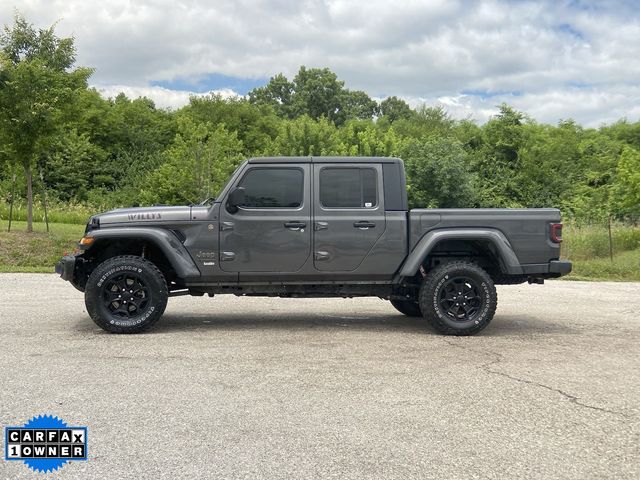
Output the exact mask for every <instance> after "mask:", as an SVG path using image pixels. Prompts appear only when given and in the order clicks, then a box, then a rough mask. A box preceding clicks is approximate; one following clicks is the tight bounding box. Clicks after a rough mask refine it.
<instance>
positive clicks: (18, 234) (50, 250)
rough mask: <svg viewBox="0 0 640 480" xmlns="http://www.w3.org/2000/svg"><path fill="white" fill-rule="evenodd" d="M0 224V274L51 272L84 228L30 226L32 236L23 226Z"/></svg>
mask: <svg viewBox="0 0 640 480" xmlns="http://www.w3.org/2000/svg"><path fill="white" fill-rule="evenodd" d="M7 226H8V222H7V221H4V220H0V272H53V267H54V265H55V263H56V262H57V261H58V260H59V259H60V257H62V255H63V254H64V253H65V252H71V251H72V250H73V249H74V248H75V246H76V244H77V242H78V240H80V238H81V237H82V234H83V233H84V225H73V224H65V223H50V224H49V227H50V232H49V233H47V231H46V228H45V225H44V223H34V224H33V228H34V233H32V234H28V233H26V229H27V223H26V222H13V223H12V224H11V232H7Z"/></svg>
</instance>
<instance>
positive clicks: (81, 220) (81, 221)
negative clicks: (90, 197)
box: [0, 199, 106, 231]
mask: <svg viewBox="0 0 640 480" xmlns="http://www.w3.org/2000/svg"><path fill="white" fill-rule="evenodd" d="M105 210H106V208H102V209H101V208H89V207H86V206H84V205H74V204H65V205H49V206H48V209H47V216H48V217H49V222H52V223H60V224H76V225H86V223H87V220H88V219H89V217H90V216H91V215H92V214H94V213H97V212H100V211H105ZM12 218H13V220H14V221H15V220H18V221H26V220H27V206H26V203H25V201H24V200H22V199H21V200H18V201H16V203H15V205H14V206H13V212H12ZM4 220H7V221H8V220H9V204H8V203H5V202H0V221H4ZM33 221H34V222H43V223H44V206H43V205H42V203H40V202H39V201H36V202H35V203H34V208H33ZM5 231H6V228H5Z"/></svg>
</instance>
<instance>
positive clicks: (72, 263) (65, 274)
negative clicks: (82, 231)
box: [56, 255, 76, 283]
mask: <svg viewBox="0 0 640 480" xmlns="http://www.w3.org/2000/svg"><path fill="white" fill-rule="evenodd" d="M75 270H76V257H75V256H73V255H65V256H64V257H62V258H61V259H60V261H59V262H58V263H56V273H57V274H58V275H60V278H62V279H63V280H66V281H67V282H71V283H73V274H74V272H75Z"/></svg>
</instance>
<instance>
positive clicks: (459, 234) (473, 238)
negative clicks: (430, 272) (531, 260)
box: [399, 228, 523, 277]
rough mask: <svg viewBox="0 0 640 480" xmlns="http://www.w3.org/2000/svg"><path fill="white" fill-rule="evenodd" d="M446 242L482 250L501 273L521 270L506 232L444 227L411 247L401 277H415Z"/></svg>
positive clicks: (517, 272) (509, 273)
mask: <svg viewBox="0 0 640 480" xmlns="http://www.w3.org/2000/svg"><path fill="white" fill-rule="evenodd" d="M447 245H456V246H460V245H466V246H469V247H471V248H472V250H475V251H481V252H482V253H483V254H484V255H486V256H487V257H488V258H489V259H491V260H493V261H494V262H495V263H497V265H495V266H496V267H497V269H498V273H502V274H507V275H520V274H522V273H523V272H522V267H521V266H520V262H519V260H518V257H517V256H516V254H515V252H514V251H513V248H511V245H510V244H509V241H508V240H507V238H506V237H505V235H504V234H503V233H502V232H501V231H499V230H497V229H489V228H482V229H480V228H471V229H441V230H432V231H430V232H428V233H427V234H425V235H424V236H423V237H422V238H421V239H420V241H419V242H418V243H417V244H416V246H415V247H414V249H413V250H412V251H411V253H410V254H409V256H408V257H407V259H406V260H405V262H404V263H403V265H402V267H401V268H400V272H399V276H400V277H413V276H414V275H416V274H417V273H418V270H419V269H420V267H421V266H422V265H424V264H425V262H426V261H427V260H428V259H429V258H430V256H431V255H434V254H437V253H438V252H439V251H443V252H446V251H447V250H446V247H447Z"/></svg>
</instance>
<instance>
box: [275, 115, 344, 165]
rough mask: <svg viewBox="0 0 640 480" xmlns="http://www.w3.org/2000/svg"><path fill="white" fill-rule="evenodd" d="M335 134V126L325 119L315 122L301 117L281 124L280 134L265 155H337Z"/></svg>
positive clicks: (337, 148)
mask: <svg viewBox="0 0 640 480" xmlns="http://www.w3.org/2000/svg"><path fill="white" fill-rule="evenodd" d="M336 132H337V129H336V127H335V125H333V123H331V122H330V121H329V120H327V119H326V118H320V119H319V120H317V121H316V120H313V119H312V118H310V117H308V116H306V115H303V116H301V117H298V118H296V119H295V120H288V121H284V122H283V123H282V124H281V126H280V133H279V134H278V136H277V137H276V138H275V140H274V141H273V142H272V143H271V145H270V146H269V148H268V149H267V152H266V153H268V154H270V155H286V156H298V155H302V156H307V155H337V154H338V152H339V148H340V145H339V142H338V139H337V138H336Z"/></svg>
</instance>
